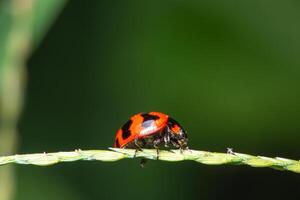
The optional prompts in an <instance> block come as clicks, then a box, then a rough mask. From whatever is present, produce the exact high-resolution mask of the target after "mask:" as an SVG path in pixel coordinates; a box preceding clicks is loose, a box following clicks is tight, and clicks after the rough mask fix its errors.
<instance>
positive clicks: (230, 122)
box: [0, 0, 300, 200]
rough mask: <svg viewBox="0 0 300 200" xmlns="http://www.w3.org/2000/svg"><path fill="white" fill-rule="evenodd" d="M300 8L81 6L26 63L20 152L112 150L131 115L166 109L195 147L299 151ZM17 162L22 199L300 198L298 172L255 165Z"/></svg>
mask: <svg viewBox="0 0 300 200" xmlns="http://www.w3.org/2000/svg"><path fill="white" fill-rule="evenodd" d="M299 11H300V4H299V2H297V1H292V0H287V1H247V2H245V1H243V2H239V1H196V0H195V1H194V0H188V1H179V0H175V1H174V0H173V1H170V0H166V1H136V0H128V1H118V0H115V1H78V0H77V1H76V0H73V1H69V2H68V3H66V4H65V6H64V8H63V10H62V11H61V12H60V14H59V15H58V17H57V18H56V20H55V21H54V22H53V23H52V25H51V27H50V29H49V31H48V32H47V33H46V35H45V36H43V39H42V40H41V41H40V42H39V45H37V46H36V48H34V50H33V53H32V54H31V56H30V57H29V59H28V60H27V67H26V70H27V87H26V93H25V103H24V108H23V112H22V114H21V118H20V121H19V126H18V127H19V136H18V138H19V139H18V150H17V152H18V153H32V152H52V151H62V150H64V151H67V150H74V149H78V148H80V149H106V148H108V147H110V146H112V144H113V141H114V136H115V133H116V131H117V129H118V128H119V127H120V126H121V125H122V124H123V123H124V122H126V121H127V119H128V118H129V117H130V116H131V115H133V114H135V113H138V112H147V111H161V112H165V113H168V114H169V115H171V116H172V117H173V118H175V119H176V120H177V121H179V122H180V123H181V125H182V126H183V127H184V128H185V129H186V130H187V131H188V134H189V138H190V144H189V146H190V148H192V149H201V150H209V151H220V152H225V151H226V148H227V147H233V148H234V150H235V151H237V152H243V153H250V154H254V155H265V156H281V157H287V158H293V159H299V158H300V151H299V139H300V135H299V131H300V123H299V119H300V103H299V97H300V89H299V85H300V68H299V67H300V56H299V52H300V40H299V36H300V20H299V19H300V12H299ZM35 39H36V38H35V37H33V40H35ZM16 169H17V173H16V180H17V182H16V184H17V185H16V190H15V199H17V200H27V199H28V200H29V199H30V200H31V199H43V200H50V199H51V200H52V199H55V200H60V199H64V200H69V199H70V200H71V199H72V200H77V199H78V200H79V199H89V200H96V199H143V200H148V199H149V200H150V199H208V200H211V199H285V198H288V197H292V198H293V199H299V198H300V193H299V188H300V177H299V175H298V174H294V173H290V172H281V171H275V170H272V169H262V168H250V167H246V166H206V165H201V164H198V163H194V162H188V161H185V162H176V163H167V162H161V161H151V162H149V163H147V165H146V167H145V168H144V169H141V168H140V167H139V164H138V160H132V159H130V160H121V161H118V162H115V163H102V162H74V163H63V164H58V165H55V166H51V167H35V166H16ZM0 181H1V180H0Z"/></svg>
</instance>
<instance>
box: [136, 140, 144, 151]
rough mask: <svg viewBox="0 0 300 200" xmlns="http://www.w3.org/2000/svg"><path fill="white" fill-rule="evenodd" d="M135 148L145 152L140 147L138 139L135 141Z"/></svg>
mask: <svg viewBox="0 0 300 200" xmlns="http://www.w3.org/2000/svg"><path fill="white" fill-rule="evenodd" d="M134 146H135V148H136V150H139V151H143V149H142V148H141V147H140V145H139V143H138V138H135V139H134Z"/></svg>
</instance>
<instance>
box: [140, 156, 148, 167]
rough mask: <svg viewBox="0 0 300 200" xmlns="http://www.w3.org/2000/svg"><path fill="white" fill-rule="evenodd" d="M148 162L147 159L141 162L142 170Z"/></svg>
mask: <svg viewBox="0 0 300 200" xmlns="http://www.w3.org/2000/svg"><path fill="white" fill-rule="evenodd" d="M146 162H147V160H146V159H145V158H142V159H141V162H140V166H141V168H143V167H145V164H146Z"/></svg>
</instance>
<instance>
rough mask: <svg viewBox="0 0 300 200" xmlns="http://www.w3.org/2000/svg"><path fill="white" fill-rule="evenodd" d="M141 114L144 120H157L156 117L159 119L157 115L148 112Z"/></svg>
mask: <svg viewBox="0 0 300 200" xmlns="http://www.w3.org/2000/svg"><path fill="white" fill-rule="evenodd" d="M141 116H142V117H143V118H144V120H143V121H144V122H145V121H148V120H157V119H159V116H156V115H150V114H148V113H143V114H141Z"/></svg>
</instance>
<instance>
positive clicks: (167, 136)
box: [164, 134, 170, 147]
mask: <svg viewBox="0 0 300 200" xmlns="http://www.w3.org/2000/svg"><path fill="white" fill-rule="evenodd" d="M164 142H165V147H169V144H170V135H169V134H165V136H164Z"/></svg>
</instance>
